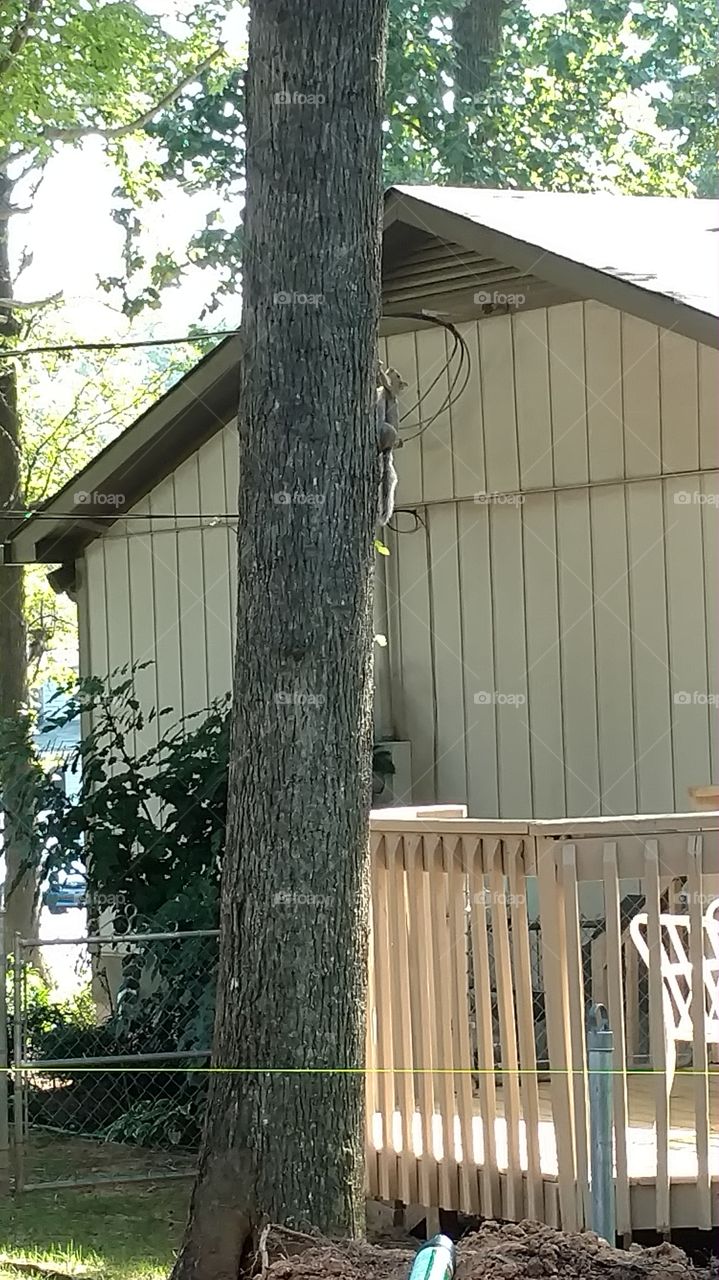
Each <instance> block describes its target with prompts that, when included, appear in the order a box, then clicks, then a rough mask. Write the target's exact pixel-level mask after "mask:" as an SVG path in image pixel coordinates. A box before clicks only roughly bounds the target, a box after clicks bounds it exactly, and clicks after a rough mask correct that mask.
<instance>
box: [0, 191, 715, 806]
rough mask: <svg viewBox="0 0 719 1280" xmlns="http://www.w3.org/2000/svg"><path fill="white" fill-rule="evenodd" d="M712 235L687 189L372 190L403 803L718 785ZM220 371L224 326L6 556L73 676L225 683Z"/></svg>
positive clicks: (381, 696) (677, 791)
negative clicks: (389, 419)
mask: <svg viewBox="0 0 719 1280" xmlns="http://www.w3.org/2000/svg"><path fill="white" fill-rule="evenodd" d="M718 226H719V217H718V209H717V204H716V203H715V202H712V201H706V200H680V199H668V198H659V197H634V196H615V195H610V194H598V195H574V194H563V193H537V192H533V193H522V192H514V191H502V192H498V191H487V190H472V189H451V188H433V187H395V188H392V189H391V190H390V191H389V192H388V193H387V198H386V206H385V223H384V253H383V272H384V320H383V324H382V347H383V357H384V359H385V360H386V362H388V363H389V364H390V365H393V366H395V367H396V368H397V369H398V370H399V371H400V373H401V374H402V375H403V377H404V379H405V381H406V382H407V383H408V384H409V385H408V387H407V389H406V391H405V392H404V393H403V406H404V411H405V417H404V421H403V423H402V432H403V435H404V436H405V438H406V443H405V445H404V447H403V449H402V450H401V451H400V452H399V453H398V454H397V465H398V471H399V476H400V481H399V490H398V510H397V512H396V515H395V519H394V520H393V522H392V528H391V529H390V530H388V531H387V534H386V541H387V543H388V546H389V548H390V551H391V555H390V556H389V557H382V558H380V560H379V563H378V575H379V577H378V587H377V596H378V604H377V615H378V617H377V629H378V631H381V632H383V633H384V634H385V635H386V636H387V640H388V643H387V646H386V648H383V649H381V650H378V662H377V695H378V699H377V730H378V733H379V734H380V735H381V736H383V737H387V738H392V739H396V740H398V741H401V742H406V743H409V744H410V749H411V761H412V786H411V799H412V802H413V803H415V804H428V803H430V804H431V803H435V802H438V803H441V802H444V803H449V802H452V803H454V802H457V803H466V804H467V805H468V807H469V812H470V813H471V814H475V815H477V816H482V817H495V816H499V817H516V816H520V815H521V816H522V817H526V818H530V817H534V818H542V817H553V818H557V817H561V816H563V815H571V816H577V815H579V816H581V815H595V814H606V815H611V814H627V813H657V812H659V813H666V812H669V811H671V810H675V809H676V810H679V811H682V810H685V809H687V808H688V807H689V799H688V789H689V788H690V787H695V786H705V785H707V784H710V783H712V782H716V781H717V773H718V764H719V760H718V751H719V737H718V735H717V702H718V701H719V641H718V633H717V627H716V616H715V611H716V588H717V580H718V578H719V537H718V534H719V513H718V508H719V488H718V486H717V469H718V468H719V430H718V429H717V425H718V414H717V392H718V387H719V362H718V360H717V352H716V348H717V345H718V343H717V339H718V336H719V327H718V326H717V320H716V317H717V314H718V310H719V307H718V303H717V297H716V286H717V282H718V281H719V273H718V272H717V266H718V265H719V264H718V263H717V246H716V241H717V227H718ZM438 322H444V323H438ZM447 324H450V325H452V326H453V330H450V329H448V328H447V327H446V325H447ZM457 334H458V335H459V337H457V336H456V335H457ZM238 359H239V346H238V340H237V338H235V337H229V338H227V339H226V340H225V341H223V342H222V343H221V344H220V345H219V346H218V347H216V348H215V350H214V351H213V352H212V353H211V354H210V355H208V356H206V357H205V359H203V360H202V361H200V363H199V364H198V365H197V366H196V367H195V368H193V369H192V370H191V371H190V372H189V373H188V374H187V375H186V376H185V377H184V378H183V379H182V381H180V382H179V383H178V384H177V385H176V386H174V387H173V388H172V389H171V390H170V391H169V392H168V393H167V394H166V395H164V396H163V397H162V398H161V399H160V400H158V401H157V402H156V403H155V404H154V405H152V406H151V408H150V409H149V410H147V412H145V413H144V414H143V415H142V417H140V418H139V419H138V420H137V422H135V423H134V424H133V425H132V426H131V427H130V428H129V429H128V430H127V431H125V433H124V434H123V435H122V436H121V437H120V438H119V439H117V440H116V441H115V442H114V443H112V444H111V445H110V446H108V447H107V448H106V449H105V450H104V451H103V452H102V453H101V454H100V455H99V456H98V457H97V458H96V459H95V460H94V461H93V462H92V463H91V464H90V465H89V466H88V467H87V468H86V469H85V470H84V471H83V472H82V473H81V474H80V475H78V476H76V477H75V479H74V480H73V481H72V482H71V483H69V484H68V485H66V486H65V488H64V489H63V490H61V491H60V492H59V493H58V494H57V495H56V496H55V497H54V498H52V499H51V500H50V501H48V502H47V503H46V504H45V506H44V507H43V509H42V512H41V513H40V514H39V515H35V516H34V517H33V518H31V519H28V520H26V521H25V522H24V523H23V524H22V526H20V527H19V528H18V529H17V530H16V531H15V533H14V535H13V536H11V538H10V540H9V542H8V544H7V545H6V547H5V552H4V554H5V558H6V560H8V561H10V562H13V563H15V562H19V563H32V562H43V563H47V564H48V565H49V566H59V567H57V568H54V570H53V572H52V574H51V579H52V581H53V583H54V585H55V586H56V588H57V589H58V590H64V591H67V592H68V593H69V594H71V595H72V597H73V598H74V599H75V600H76V601H77V606H78V616H79V627H80V665H81V670H82V672H83V673H85V674H88V673H92V674H96V675H102V674H105V673H107V672H109V671H112V670H113V669H115V668H117V667H119V666H121V665H123V664H124V663H127V662H137V661H140V660H147V659H153V660H154V662H153V665H152V666H150V667H148V668H146V669H145V670H144V671H143V672H142V673H141V674H140V676H139V682H138V683H139V686H140V693H141V696H142V697H143V698H144V699H145V700H146V702H147V703H148V705H152V704H157V705H162V706H167V705H169V706H172V707H174V708H175V709H176V711H177V712H178V714H179V713H186V712H191V711H194V710H197V709H199V708H202V707H203V706H206V705H207V704H208V702H209V701H210V700H211V699H212V698H214V697H215V696H217V695H219V694H222V693H224V692H225V691H226V690H227V689H228V688H229V686H230V683H231V672H232V649H233V629H234V617H233V613H234V597H235V577H234V575H235V552H234V536H233V526H234V523H235V520H236V516H235V514H234V513H235V512H236V509H237V508H236V496H235V495H236V491H237V484H238V452H237V441H236V434H235V427H234V425H233V418H234V414H235V406H236V399H237V383H238ZM92 517H95V519H94V520H93V519H92ZM156 732H157V729H156V725H154V724H148V725H146V727H145V728H144V729H143V731H142V734H141V735H138V741H137V743H136V747H137V748H138V749H139V748H141V747H144V746H147V745H149V744H150V742H151V740H152V735H153V734H155V733H156Z"/></svg>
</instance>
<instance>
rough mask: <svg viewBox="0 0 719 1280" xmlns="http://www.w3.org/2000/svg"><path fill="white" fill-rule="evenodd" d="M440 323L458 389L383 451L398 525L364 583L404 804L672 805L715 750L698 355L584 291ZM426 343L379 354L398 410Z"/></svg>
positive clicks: (710, 414)
mask: <svg viewBox="0 0 719 1280" xmlns="http://www.w3.org/2000/svg"><path fill="white" fill-rule="evenodd" d="M461 332H462V333H463V336H464V337H465V340H466V341H467V343H468V346H469V348H470V352H471V356H472V371H471V377H470V381H469V384H468V387H467V390H466V391H465V393H464V395H463V397H462V398H461V399H460V400H459V401H457V402H456V404H453V405H452V406H451V407H450V408H449V409H445V410H444V412H442V413H440V415H439V416H438V418H437V419H436V421H435V422H433V423H432V424H431V425H430V426H429V427H427V429H426V430H425V431H424V432H423V433H422V435H421V437H420V438H419V440H417V441H414V442H411V443H409V444H408V445H407V447H406V448H405V449H404V450H402V452H401V453H400V454H399V455H398V464H399V471H400V489H399V498H400V502H401V504H402V506H406V507H415V508H416V509H417V512H418V516H419V518H420V520H419V521H418V522H416V523H417V528H416V530H415V531H413V530H414V528H415V521H414V518H413V517H411V516H410V515H409V514H406V515H403V514H400V515H399V516H398V518H397V521H396V522H395V523H396V528H397V529H398V530H401V531H402V532H400V533H396V534H395V535H394V536H393V539H392V543H391V546H392V553H393V559H392V568H391V570H390V571H389V572H388V575H387V588H386V589H387V593H388V605H389V614H390V644H391V646H392V664H393V665H392V670H393V679H394V682H395V684H396V683H397V681H401V684H402V698H401V701H400V700H396V702H395V707H394V722H395V724H394V727H395V732H396V734H397V736H399V737H404V736H407V737H409V738H410V739H411V740H412V743H413V749H414V759H415V764H416V770H415V775H416V776H415V784H416V796H415V799H416V800H417V802H426V801H434V800H441V801H447V802H449V801H460V802H465V803H467V804H468V805H469V808H470V812H471V813H475V814H478V815H486V816H502V817H514V816H518V815H523V814H528V813H531V814H534V815H535V816H538V817H542V816H551V815H552V814H558V813H566V814H571V815H576V814H593V813H600V812H602V813H627V812H633V811H640V812H652V811H654V812H657V811H659V812H661V811H666V810H667V809H671V808H673V807H677V808H680V809H681V808H686V807H687V806H688V796H687V788H688V787H689V786H691V785H693V784H695V783H697V782H700V781H708V780H710V779H712V778H715V776H716V768H717V765H718V764H719V747H718V743H719V732H718V730H717V720H718V717H717V710H716V708H715V707H712V706H711V705H710V701H709V699H710V698H711V696H712V695H716V692H717V684H718V683H719V643H718V641H717V626H716V624H717V617H716V604H715V601H716V594H717V593H716V586H717V577H718V573H719V552H718V550H717V545H718V538H719V512H718V510H717V506H716V505H710V504H709V503H707V502H706V501H705V502H704V503H703V504H702V503H700V501H699V500H698V499H697V498H696V496H695V495H697V494H699V493H701V494H703V495H704V497H705V498H706V497H707V496H708V495H715V494H717V492H718V486H717V476H716V468H717V466H718V465H719V430H718V428H719V414H718V411H717V387H718V385H719V367H718V364H717V357H716V353H715V352H711V351H709V350H707V349H705V348H699V347H698V346H697V344H696V343H692V342H689V341H688V340H686V339H684V338H682V337H681V336H679V335H677V334H673V333H665V332H663V331H659V330H658V329H656V328H655V327H654V326H652V325H650V324H647V323H646V322H644V321H640V320H637V319H635V318H634V317H632V316H628V315H624V314H622V313H620V312H617V311H614V310H612V309H611V308H608V307H605V306H602V305H600V304H598V303H595V302H586V303H580V302H577V303H570V304H566V305H562V306H557V307H554V308H551V309H550V310H548V311H542V310H539V311H533V312H529V313H527V314H525V315H522V314H521V313H519V314H517V315H515V316H511V317H501V318H497V319H491V320H486V321H482V322H481V323H480V324H478V325H464V326H462V327H461ZM446 352H447V343H446V342H445V337H444V335H443V334H437V333H435V332H434V331H432V332H430V333H422V334H418V335H416V336H415V337H414V338H412V337H411V336H407V335H405V336H403V337H402V338H401V339H398V338H391V339H389V340H388V342H387V344H386V356H387V358H388V359H389V360H390V362H391V363H392V364H395V365H396V366H397V367H398V368H399V369H400V371H401V372H402V373H403V375H404V376H405V378H406V379H407V380H408V381H409V383H410V386H409V388H408V390H407V392H406V393H405V403H407V404H408V405H409V404H414V402H415V401H419V403H420V415H421V416H420V423H421V422H423V421H426V420H427V418H428V417H429V416H430V412H434V409H435V408H436V407H437V405H438V404H441V403H442V396H440V397H439V400H437V399H436V394H437V391H438V389H439V388H440V387H443V386H444V377H443V376H440V378H439V383H438V384H437V385H436V386H435V388H434V389H433V390H432V391H431V393H428V394H427V395H425V394H424V391H423V388H424V386H426V385H428V384H429V383H430V382H431V381H432V380H433V379H435V378H437V375H438V374H440V375H441V371H442V365H443V362H444V361H445V359H446ZM442 394H443V395H444V392H443V393H442ZM428 405H429V406H430V407H431V408H430V410H428V408H427V406H428ZM410 422H411V423H412V424H413V428H414V429H415V430H416V429H417V427H418V421H417V414H416V413H413V414H412V415H411V418H408V419H407V422H406V423H405V424H404V425H405V426H406V427H407V428H408V433H409V423H410ZM448 453H449V454H451V462H452V467H451V475H452V477H453V482H452V483H450V470H449V467H448V464H447V461H446V459H447V456H448ZM700 468H703V469H704V470H705V474H704V475H699V474H697V472H698V471H699V470H700ZM484 494H490V495H500V497H498V498H496V500H494V501H487V500H486V499H485V498H483V497H482V496H481V495H484ZM475 495H480V496H479V498H478V499H477V498H475ZM685 495H688V497H686V496H685ZM453 499H454V500H453ZM678 694H688V695H689V698H690V701H689V702H688V703H686V702H682V701H677V700H676V695H678ZM487 695H489V698H488V697H487ZM492 695H493V696H494V700H492ZM510 699H511V700H510Z"/></svg>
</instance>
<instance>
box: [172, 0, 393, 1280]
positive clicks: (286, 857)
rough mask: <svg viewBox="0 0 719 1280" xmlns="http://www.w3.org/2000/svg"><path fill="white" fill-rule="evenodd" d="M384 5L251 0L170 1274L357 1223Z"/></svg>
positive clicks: (209, 1267)
mask: <svg viewBox="0 0 719 1280" xmlns="http://www.w3.org/2000/svg"><path fill="white" fill-rule="evenodd" d="M384 10H385V0H343V2H342V3H340V0H335V3H333V4H327V0H256V2H255V4H254V5H253V6H252V11H251V12H252V16H251V23H250V53H249V67H248V78H247V208H246V217H245V241H244V244H245V251H244V263H245V268H244V275H243V321H242V324H243V344H242V345H243V352H244V355H243V359H242V371H241V393H240V414H239V422H240V428H239V430H240V493H239V538H238V555H239V575H238V577H239V588H238V613H237V648H236V658H235V677H234V710H233V735H232V754H231V768H230V783H229V814H228V836H227V847H226V850H225V857H224V868H223V881H222V896H221V944H220V973H219V984H218V993H217V1017H216V1024H215V1041H214V1058H213V1061H214V1065H215V1067H216V1068H218V1072H217V1073H216V1074H213V1075H212V1076H211V1081H210V1092H209V1104H208V1115H207V1121H206V1131H205V1137H204V1142H203V1149H202V1153H201V1159H200V1169H199V1174H198V1179H197V1183H196V1186H195V1190H194V1194H193V1199H192V1206H191V1212H190V1220H189V1224H188V1227H187V1231H186V1235H185V1240H184V1243H183V1247H182V1250H181V1253H180V1256H179V1258H178V1261H177V1263H176V1266H175V1272H174V1275H175V1277H176V1280H180V1278H182V1280H185V1278H187V1280H189V1278H190V1277H192V1280H205V1278H206V1280H236V1277H237V1275H238V1269H239V1268H240V1267H241V1265H242V1262H241V1260H242V1256H243V1253H244V1252H245V1251H246V1249H247V1247H248V1243H249V1242H250V1241H251V1239H252V1236H253V1233H254V1232H256V1228H257V1226H258V1225H259V1224H260V1223H261V1222H262V1221H264V1220H268V1219H269V1220H273V1221H281V1222H283V1223H285V1224H287V1225H294V1226H296V1227H299V1228H301V1227H306V1226H308V1225H310V1224H312V1225H314V1226H316V1227H318V1228H320V1229H321V1230H322V1231H324V1232H339V1233H345V1234H347V1233H349V1234H357V1233H360V1232H361V1231H362V1230H363V1226H364V1193H363V1166H364V1161H363V1155H364V1150H363V1148H364V1133H363V1115H364V1077H363V1074H362V1067H363V1063H364V1037H365V969H366V925H367V921H366V916H367V911H366V904H367V890H368V833H367V826H368V810H369V800H370V790H371V763H370V762H371V716H372V707H371V699H372V679H371V654H372V608H371V596H372V560H373V547H372V532H373V526H374V520H375V514H376V507H377V489H376V474H377V473H376V468H377V463H376V447H375V443H374V402H375V387H376V367H377V366H376V335H377V325H378V318H379V312H380V211H381V162H380V141H381V102H382V68H383V62H384V47H383V45H384V26H385V13H384ZM233 1069H241V1072H240V1073H235V1074H233Z"/></svg>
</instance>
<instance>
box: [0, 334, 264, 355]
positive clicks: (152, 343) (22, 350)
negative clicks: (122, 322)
mask: <svg viewBox="0 0 719 1280" xmlns="http://www.w3.org/2000/svg"><path fill="white" fill-rule="evenodd" d="M239 332H240V330H239V329H217V330H211V331H210V332H208V333H193V334H187V335H186V337H183V338H142V339H139V338H138V339H137V340H136V341H133V342H66V343H48V345H47V346H43V347H2V348H0V360H13V359H17V358H19V357H20V356H37V355H47V354H49V353H50V352H54V351H120V350H123V349H125V348H128V347H169V346H172V345H173V344H174V343H178V342H203V341H204V339H205V338H229V337H231V336H232V335H233V334H236V333H239Z"/></svg>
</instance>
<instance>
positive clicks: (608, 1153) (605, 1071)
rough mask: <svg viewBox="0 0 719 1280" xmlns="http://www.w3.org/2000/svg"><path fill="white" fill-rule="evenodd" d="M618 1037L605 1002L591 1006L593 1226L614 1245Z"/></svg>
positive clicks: (588, 1044)
mask: <svg viewBox="0 0 719 1280" xmlns="http://www.w3.org/2000/svg"><path fill="white" fill-rule="evenodd" d="M613 1066H614V1036H613V1035H612V1032H611V1030H610V1027H609V1019H608V1017H607V1011H606V1009H605V1008H604V1005H603V1004H593V1005H590V1006H589V1008H588V1009H587V1070H588V1075H589V1137H590V1151H591V1212H592V1221H591V1224H590V1225H591V1227H592V1230H593V1231H596V1233H597V1235H598V1236H601V1237H602V1239H604V1240H608V1241H609V1243H610V1244H612V1245H613V1244H614V1242H615V1239H616V1207H615V1202H614V1130H613V1107H612V1092H613V1090H612V1085H613Z"/></svg>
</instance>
